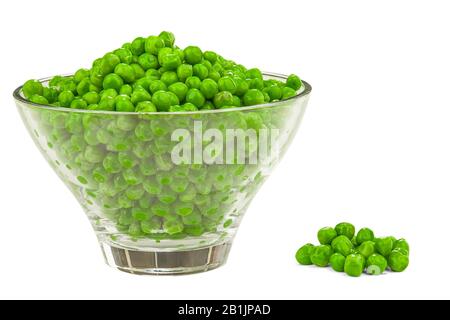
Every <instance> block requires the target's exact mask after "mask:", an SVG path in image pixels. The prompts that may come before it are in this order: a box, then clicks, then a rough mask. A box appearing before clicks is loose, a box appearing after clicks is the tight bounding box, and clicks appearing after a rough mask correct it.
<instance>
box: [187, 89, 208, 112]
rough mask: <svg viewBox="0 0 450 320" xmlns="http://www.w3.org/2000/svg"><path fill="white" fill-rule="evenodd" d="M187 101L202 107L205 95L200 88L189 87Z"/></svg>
mask: <svg viewBox="0 0 450 320" xmlns="http://www.w3.org/2000/svg"><path fill="white" fill-rule="evenodd" d="M186 102H190V103H192V104H193V105H195V106H196V107H197V108H201V107H202V106H203V105H204V104H205V97H204V96H203V94H202V93H201V92H200V90H198V89H189V91H188V92H187V93H186Z"/></svg>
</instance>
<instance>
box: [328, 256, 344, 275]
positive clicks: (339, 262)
mask: <svg viewBox="0 0 450 320" xmlns="http://www.w3.org/2000/svg"><path fill="white" fill-rule="evenodd" d="M330 265H331V268H332V269H333V270H334V271H336V272H344V266H345V257H344V256H343V255H342V254H340V253H338V252H335V253H333V254H332V255H331V257H330Z"/></svg>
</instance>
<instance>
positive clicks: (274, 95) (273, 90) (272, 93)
mask: <svg viewBox="0 0 450 320" xmlns="http://www.w3.org/2000/svg"><path fill="white" fill-rule="evenodd" d="M264 92H266V93H267V94H268V95H269V97H270V100H271V101H273V100H280V99H281V97H282V95H283V90H282V89H281V88H280V87H279V86H277V85H271V86H270V87H266V88H264Z"/></svg>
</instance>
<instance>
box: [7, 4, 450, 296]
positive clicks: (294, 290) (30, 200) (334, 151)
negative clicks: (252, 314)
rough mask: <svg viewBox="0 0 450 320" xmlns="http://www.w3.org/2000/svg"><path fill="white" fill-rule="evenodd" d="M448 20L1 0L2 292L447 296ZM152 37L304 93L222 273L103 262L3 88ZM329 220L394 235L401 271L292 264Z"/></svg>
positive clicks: (307, 10)
mask: <svg viewBox="0 0 450 320" xmlns="http://www.w3.org/2000/svg"><path fill="white" fill-rule="evenodd" d="M449 14H450V7H449V5H448V1H431V0H427V1H413V0H407V1H392V0H387V1H385V0H377V1H361V0H354V1H349V0H341V1H335V0H331V1H322V0H315V1H299V0H296V1H281V0H277V1H273V0H271V1H262V0H259V1H242V0H239V1H231V0H227V1H194V0H192V1H175V0H171V1H108V2H103V1H92V0H91V1H81V0H79V1H77V2H76V3H71V4H70V5H69V3H68V2H67V3H66V2H62V1H44V0H41V1H1V3H0V30H1V44H2V45H1V49H0V58H1V59H0V61H1V69H0V70H1V73H0V101H1V107H2V110H1V113H0V137H1V138H0V139H1V140H0V141H1V154H0V168H1V174H0V179H1V183H0V199H1V204H0V226H1V228H0V249H1V254H0V298H145V299H171V298H177V299H188V298H189V299H216V298H236V299H241V298H245V299H252V298H255V299H256V298H261V299H262V298H267V299H282V298H286V299H300V298H306V299H314V298H340V299H346V298H362V299H366V298H388V299H389V298H400V299H403V298H450V290H449V287H448V286H449V285H450V273H449V272H448V266H449V265H450V254H449V252H448V240H449V234H450V232H449V231H450V215H449V212H450V201H449V199H450V198H449V196H450V168H449V164H450V150H449V140H450V90H449V89H450V80H449V79H450V43H449V38H448V32H449V30H450V19H449ZM161 30H170V31H172V32H174V33H175V35H176V37H177V43H178V44H179V45H180V46H182V47H184V46H186V45H189V44H195V45H199V46H200V47H201V48H203V49H205V50H206V49H211V50H215V51H217V52H219V53H221V54H222V55H224V56H225V57H228V58H232V59H233V60H236V61H238V62H241V63H242V64H244V65H247V66H249V67H251V66H258V67H260V68H261V69H263V70H267V71H274V72H279V73H292V72H294V73H298V74H299V75H300V76H301V77H302V78H304V79H305V80H307V81H308V82H310V83H311V84H312V86H313V92H312V96H311V100H310V104H309V107H308V110H307V112H306V116H305V118H304V121H303V123H302V126H301V128H300V131H299V134H298V136H297V137H296V139H295V141H294V142H293V144H292V146H291V148H290V150H289V152H288V153H287V154H286V157H285V159H284V160H283V161H282V163H281V165H280V166H279V167H278V168H277V170H276V171H275V173H274V174H273V175H272V177H271V178H270V179H269V180H268V182H267V183H266V184H265V185H264V187H263V188H262V190H261V191H260V192H259V194H258V196H257V197H256V198H255V200H254V202H253V203H252V205H251V206H250V209H249V210H248V212H247V215H246V217H245V219H244V221H243V223H242V226H241V228H240V231H239V234H238V236H237V238H236V241H235V245H234V247H233V249H232V252H231V255H230V259H229V261H228V264H227V265H226V266H225V267H223V268H221V269H218V270H215V271H212V272H209V273H205V274H198V275H193V276H184V277H138V276H132V275H128V274H124V273H121V272H118V271H115V270H113V269H110V268H108V267H107V266H106V265H105V264H104V262H103V260H102V255H101V253H100V250H99V247H98V246H97V243H96V238H95V236H94V233H93V232H92V230H91V227H90V225H89V223H88V220H87V219H86V217H85V216H84V213H83V212H82V210H81V208H80V207H79V206H78V204H77V203H76V201H75V199H74V197H73V196H72V195H71V194H70V192H69V191H68V189H67V188H65V187H64V186H63V184H62V182H61V181H59V179H58V178H57V176H56V175H55V174H54V173H53V172H52V170H51V169H50V167H49V166H48V165H47V163H46V162H45V160H44V159H43V158H42V156H41V155H40V154H39V152H38V151H37V149H36V148H35V146H34V145H33V143H32V141H31V139H30V137H29V136H28V133H27V132H26V130H25V128H24V126H23V125H22V123H21V120H20V118H19V115H18V113H17V111H16V109H15V106H14V101H13V99H12V96H11V93H12V91H13V89H14V88H15V87H17V86H18V85H19V84H21V83H23V82H24V81H25V80H27V79H29V78H39V77H44V76H49V75H54V74H60V73H68V72H72V71H74V70H76V69H77V68H79V67H82V66H84V67H86V66H89V65H90V63H91V61H92V60H93V59H95V58H97V57H98V56H101V55H102V54H103V53H105V52H107V51H109V50H111V49H114V48H116V47H119V46H120V45H121V44H122V43H123V42H127V41H130V40H132V39H134V38H135V37H136V36H140V35H145V36H146V35H150V34H155V33H156V34H157V33H159V32H160V31H161ZM342 220H348V221H351V222H353V223H354V224H356V225H357V227H363V226H368V227H371V228H373V229H374V230H375V231H376V232H377V233H378V234H379V235H395V236H397V237H405V238H407V239H408V240H409V241H410V243H411V246H412V254H411V265H410V268H409V269H408V270H407V271H406V272H404V273H402V274H391V273H389V274H386V275H383V276H379V277H369V276H363V277H361V278H357V279H354V278H350V277H346V276H344V275H342V274H338V273H335V272H332V271H330V270H326V269H319V268H314V267H311V268H309V267H302V266H299V265H297V264H296V263H295V261H294V258H293V255H294V253H295V251H296V249H297V248H298V247H299V246H300V245H302V244H304V243H305V242H310V241H313V240H315V234H316V231H317V230H318V229H319V228H320V227H323V226H326V225H334V224H335V223H337V222H340V221H342Z"/></svg>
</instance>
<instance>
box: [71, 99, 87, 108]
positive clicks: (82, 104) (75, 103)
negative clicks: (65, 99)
mask: <svg viewBox="0 0 450 320" xmlns="http://www.w3.org/2000/svg"><path fill="white" fill-rule="evenodd" d="M70 107H71V108H73V109H86V108H87V103H86V101H84V100H83V99H82V98H75V99H73V100H72V102H71V103H70Z"/></svg>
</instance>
